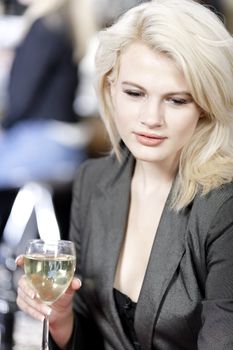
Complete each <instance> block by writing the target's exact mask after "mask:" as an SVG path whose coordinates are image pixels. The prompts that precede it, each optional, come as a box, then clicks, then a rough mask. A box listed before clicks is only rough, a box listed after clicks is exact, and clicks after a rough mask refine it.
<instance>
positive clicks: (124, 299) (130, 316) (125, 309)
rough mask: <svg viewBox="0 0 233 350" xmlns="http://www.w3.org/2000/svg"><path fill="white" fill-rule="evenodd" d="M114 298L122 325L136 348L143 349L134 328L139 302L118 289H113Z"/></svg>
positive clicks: (136, 349) (137, 349)
mask: <svg viewBox="0 0 233 350" xmlns="http://www.w3.org/2000/svg"><path fill="white" fill-rule="evenodd" d="M113 291H114V298H115V303H116V307H117V311H118V313H119V317H120V319H121V323H122V327H123V329H124V332H125V334H126V335H127V337H128V338H129V340H130V342H131V343H132V345H133V346H134V349H135V350H141V347H140V344H139V343H138V340H137V337H136V333H135V329H134V314H135V310H136V306H137V303H134V302H133V301H132V300H131V299H130V298H129V297H128V296H127V295H125V294H123V293H121V292H120V291H119V290H117V289H113Z"/></svg>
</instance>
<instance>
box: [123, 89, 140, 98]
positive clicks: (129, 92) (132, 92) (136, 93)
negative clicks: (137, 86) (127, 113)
mask: <svg viewBox="0 0 233 350" xmlns="http://www.w3.org/2000/svg"><path fill="white" fill-rule="evenodd" d="M124 93H125V94H126V95H129V96H131V97H142V96H144V93H143V92H141V91H136V90H124Z"/></svg>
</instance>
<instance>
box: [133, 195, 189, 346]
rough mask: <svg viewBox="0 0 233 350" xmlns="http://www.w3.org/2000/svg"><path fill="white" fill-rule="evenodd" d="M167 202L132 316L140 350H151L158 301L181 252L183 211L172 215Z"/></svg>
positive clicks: (183, 223) (163, 292)
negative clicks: (133, 315) (140, 346)
mask: <svg viewBox="0 0 233 350" xmlns="http://www.w3.org/2000/svg"><path fill="white" fill-rule="evenodd" d="M169 202H170V195H169V198H168V200H167V202H166V205H165V208H164V210H163V214H162V217H161V220H160V224H159V227H158V230H157V233H156V237H155V240H154V244H153V247H152V251H151V255H150V259H149V263H148V267H147V271H146V275H145V277H144V282H143V286H142V289H141V293H140V296H139V300H138V304H137V308H136V313H135V329H136V333H137V336H138V340H139V342H140V344H142V350H150V349H151V347H152V337H153V331H154V327H155V323H156V319H157V317H158V313H159V310H160V304H161V301H162V298H163V296H164V294H165V292H166V290H167V288H168V286H169V282H170V281H171V279H172V277H173V275H174V273H175V271H176V268H177V266H178V264H179V262H180V260H181V258H182V255H183V253H184V249H185V248H184V235H185V231H186V225H187V214H186V213H185V211H181V212H179V213H176V212H175V211H173V210H171V209H170V208H169Z"/></svg>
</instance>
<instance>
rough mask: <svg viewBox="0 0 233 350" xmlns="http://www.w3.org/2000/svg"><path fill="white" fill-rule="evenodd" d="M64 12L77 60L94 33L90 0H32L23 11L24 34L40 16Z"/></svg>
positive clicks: (94, 27) (94, 26)
mask: <svg viewBox="0 0 233 350" xmlns="http://www.w3.org/2000/svg"><path fill="white" fill-rule="evenodd" d="M59 13H60V14H61V13H63V14H65V15H66V16H67V17H66V18H67V20H68V22H69V26H70V29H71V32H72V37H73V44H74V58H75V60H76V61H79V60H80V59H81V58H82V57H83V56H84V55H85V53H86V50H87V46H88V44H89V41H90V39H91V38H92V37H93V36H94V34H95V33H96V30H97V27H96V20H95V13H94V9H93V6H92V4H91V0H32V1H31V3H30V5H29V6H28V9H27V10H26V12H25V19H26V26H25V34H26V33H27V32H28V30H29V29H30V27H31V25H32V24H33V23H34V22H35V21H36V20H37V19H39V18H41V17H45V18H46V17H48V18H49V17H50V16H51V15H56V14H59Z"/></svg>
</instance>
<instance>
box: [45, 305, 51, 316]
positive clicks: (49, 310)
mask: <svg viewBox="0 0 233 350" xmlns="http://www.w3.org/2000/svg"><path fill="white" fill-rule="evenodd" d="M51 312H52V309H51V308H50V307H49V308H47V312H46V315H47V316H50V315H51Z"/></svg>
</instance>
